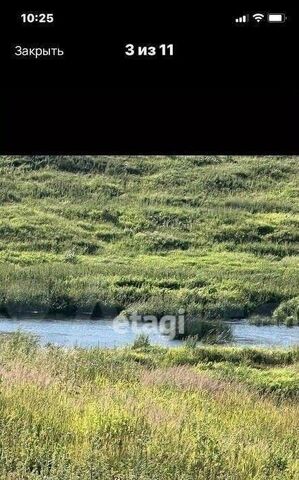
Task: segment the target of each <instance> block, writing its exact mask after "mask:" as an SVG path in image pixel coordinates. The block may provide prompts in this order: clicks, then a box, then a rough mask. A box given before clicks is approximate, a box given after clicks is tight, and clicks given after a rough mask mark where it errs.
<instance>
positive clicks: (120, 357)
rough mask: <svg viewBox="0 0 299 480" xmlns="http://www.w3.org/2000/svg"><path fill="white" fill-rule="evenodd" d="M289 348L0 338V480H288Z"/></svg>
mask: <svg viewBox="0 0 299 480" xmlns="http://www.w3.org/2000/svg"><path fill="white" fill-rule="evenodd" d="M298 361H299V353H298V349H289V350H276V349H273V350H271V349H267V350H263V349H251V348H248V349H241V348H236V347H235V348H232V347H212V346H209V347H196V348H189V347H188V346H186V347H180V348H177V349H176V348H174V349H166V348H162V347H153V346H150V345H149V344H148V342H144V341H143V342H139V345H138V344H137V343H136V344H135V345H134V348H129V347H128V348H123V349H112V350H109V349H99V348H94V349H90V350H84V349H80V348H76V349H63V348H59V347H54V346H51V345H49V346H47V347H43V348H41V347H39V346H38V344H37V342H36V341H35V340H34V338H33V337H29V336H24V335H22V334H20V333H16V334H12V335H7V336H4V335H3V336H1V337H0V378H1V389H0V478H3V479H6V480H39V479H48V480H64V479H65V480H73V479H80V480H90V479H93V480H97V479H98V480H100V479H101V480H102V479H105V480H116V479H120V480H153V479H157V480H158V479H159V480H160V479H161V480H173V479H176V480H216V479H217V480H218V479H223V480H227V479H230V480H257V479H258V480H278V479H279V480H295V479H297V478H298V474H299V463H298V455H299V447H298V446H299V437H298V432H299V423H298V419H299V404H298V398H299V370H298V366H299V363H298Z"/></svg>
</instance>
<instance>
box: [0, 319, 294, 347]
mask: <svg viewBox="0 0 299 480" xmlns="http://www.w3.org/2000/svg"><path fill="white" fill-rule="evenodd" d="M230 325H231V327H232V333H233V338H234V340H233V342H234V343H235V344H238V345H264V346H267V345H268V346H272V345H273V346H291V345H299V327H292V328H289V327H285V326H277V325H271V326H259V327H258V326H255V325H248V324H247V323H246V322H245V321H240V322H230ZM113 327H114V324H113V321H112V320H110V319H109V320H90V319H84V318H82V319H80V320H78V319H76V320H70V319H68V320H57V319H47V320H45V319H38V318H32V317H28V318H22V319H18V320H7V319H5V318H0V332H14V331H17V330H21V331H23V332H30V333H33V334H35V335H38V337H39V339H40V342H41V343H42V344H46V343H54V344H57V345H62V346H74V345H78V346H81V347H95V346H100V347H110V348H111V347H117V346H123V345H128V344H131V343H132V342H133V341H134V338H135V337H136V336H137V335H138V334H140V333H142V332H145V333H147V334H148V335H149V337H150V342H151V343H152V344H159V345H164V346H177V345H180V344H181V341H179V340H169V339H168V338H167V337H166V336H165V335H162V334H161V333H160V332H159V331H158V329H157V328H154V327H153V326H152V325H151V324H139V325H134V327H133V328H132V326H130V325H125V326H123V327H122V328H121V329H119V328H118V329H114V328H113Z"/></svg>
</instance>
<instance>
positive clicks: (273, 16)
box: [268, 13, 286, 23]
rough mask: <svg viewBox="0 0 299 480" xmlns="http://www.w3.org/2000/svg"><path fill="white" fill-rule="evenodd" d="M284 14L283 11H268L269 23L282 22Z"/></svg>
mask: <svg viewBox="0 0 299 480" xmlns="http://www.w3.org/2000/svg"><path fill="white" fill-rule="evenodd" d="M285 20H286V16H285V14H284V13H268V22H269V23H284V22H285Z"/></svg>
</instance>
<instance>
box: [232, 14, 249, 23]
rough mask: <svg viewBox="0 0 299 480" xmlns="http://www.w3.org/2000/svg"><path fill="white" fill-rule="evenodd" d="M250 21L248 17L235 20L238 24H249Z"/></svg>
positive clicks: (244, 16) (243, 16)
mask: <svg viewBox="0 0 299 480" xmlns="http://www.w3.org/2000/svg"><path fill="white" fill-rule="evenodd" d="M248 20H249V16H248V15H242V17H237V18H235V22H236V23H247V22H248Z"/></svg>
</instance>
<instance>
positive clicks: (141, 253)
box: [0, 156, 299, 325]
mask: <svg viewBox="0 0 299 480" xmlns="http://www.w3.org/2000/svg"><path fill="white" fill-rule="evenodd" d="M0 178H1V180H0V187H1V188H0V236H1V240H0V311H1V313H2V314H5V315H7V316H8V317H14V316H16V315H18V314H22V313H24V312H28V311H40V312H43V313H44V314H49V315H52V314H57V313H58V314H59V313H61V314H64V315H69V316H80V315H81V314H82V313H84V312H90V313H92V314H93V315H94V316H95V317H101V318H105V317H109V316H112V317H113V316H115V315H116V314H118V313H119V312H121V311H123V310H125V311H126V312H128V313H130V312H136V311H137V312H138V313H141V314H142V315H151V314H153V315H156V316H157V317H161V316H163V315H165V314H172V315H177V314H178V311H179V310H180V309H182V308H183V309H184V310H185V311H186V314H187V315H190V316H197V317H199V318H203V319H207V320H215V319H234V318H245V317H250V316H252V315H267V316H273V318H274V317H275V318H274V320H273V321H274V322H275V323H276V322H277V321H279V322H280V323H286V324H289V323H290V324H293V325H296V324H298V321H299V319H298V302H299V300H298V298H299V289H298V285H299V269H298V238H299V233H298V178H299V162H298V159H297V157H224V156H211V157H205V156H202V157H200V156H196V157H63V156H53V157H0ZM278 309H279V310H278ZM277 310H278V311H277ZM275 312H276V313H275Z"/></svg>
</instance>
